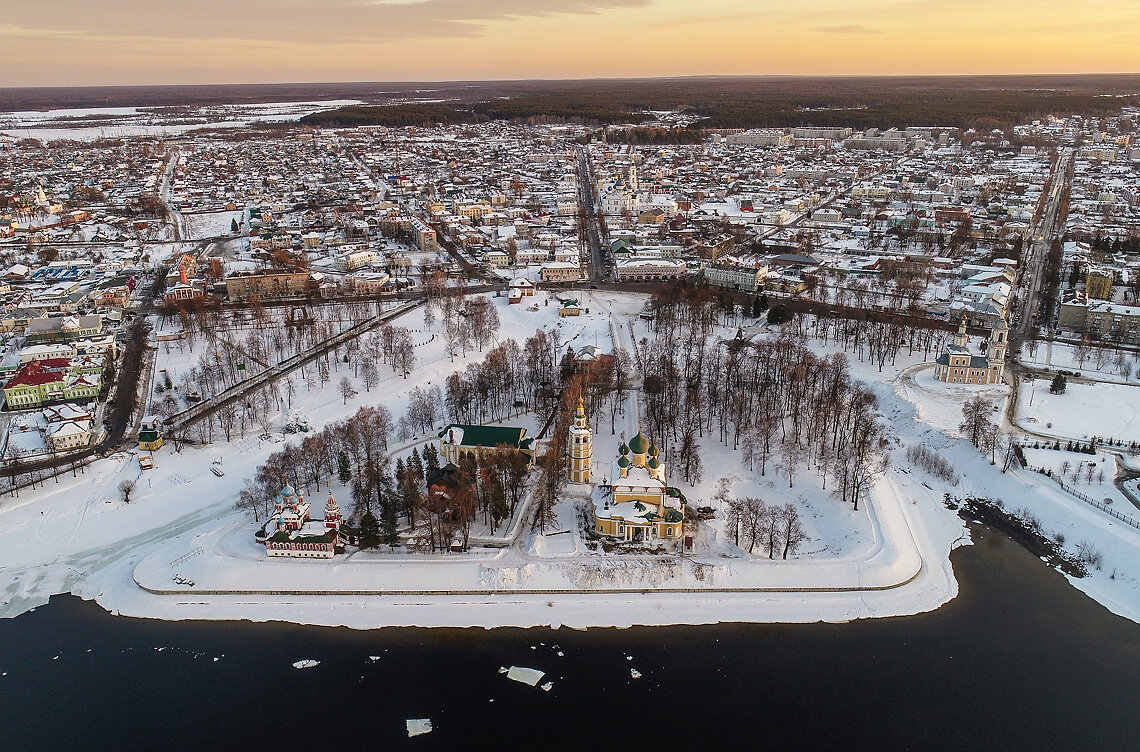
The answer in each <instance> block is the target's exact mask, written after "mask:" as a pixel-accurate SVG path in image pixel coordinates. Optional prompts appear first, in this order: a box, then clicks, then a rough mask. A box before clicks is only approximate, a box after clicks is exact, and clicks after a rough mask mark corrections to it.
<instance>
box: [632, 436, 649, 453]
mask: <svg viewBox="0 0 1140 752" xmlns="http://www.w3.org/2000/svg"><path fill="white" fill-rule="evenodd" d="M629 448H630V450H631V451H632V452H633V453H634V454H645V450H647V449H649V439H647V438H645V436H643V435H642V433H641V431H638V432H637V435H636V436H634V437H633V440H632V441H630V442H629Z"/></svg>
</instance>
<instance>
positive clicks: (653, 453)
mask: <svg viewBox="0 0 1140 752" xmlns="http://www.w3.org/2000/svg"><path fill="white" fill-rule="evenodd" d="M660 453H661V450H660V449H658V448H657V445H656V444H650V445H649V455H650V456H651V457H656V456H657V455H658V454H660Z"/></svg>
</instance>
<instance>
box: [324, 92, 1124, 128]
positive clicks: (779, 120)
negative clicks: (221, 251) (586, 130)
mask: <svg viewBox="0 0 1140 752" xmlns="http://www.w3.org/2000/svg"><path fill="white" fill-rule="evenodd" d="M1138 92H1140V76H1008V77H999V76H984V77H977V76H971V77H906V78H834V77H833V78H792V77H787V78H682V79H653V80H641V81H635V80H604V81H519V82H495V83H484V84H478V85H467V86H463V87H455V88H454V89H449V88H447V87H441V88H439V89H435V90H433V91H432V92H431V96H432V97H433V98H434V99H446V98H448V95H449V94H450V95H451V99H450V100H449V101H448V102H444V103H438V102H437V103H432V104H430V105H428V104H417V103H401V104H393V105H390V106H379V107H376V106H373V107H350V108H342V109H339V110H330V111H328V112H320V113H315V114H313V115H310V116H308V117H306V118H304V120H303V122H305V123H308V124H311V125H325V126H351V125H364V124H371V125H390V126H403V125H426V124H428V123H432V122H435V123H473V122H483V121H485V120H488V119H506V120H513V121H519V122H531V123H536V122H574V123H583V124H586V125H598V126H604V125H615V124H629V123H634V124H637V123H643V122H645V121H646V120H649V119H651V117H650V116H649V115H648V114H647V113H648V111H650V110H674V111H680V112H687V113H691V114H693V115H696V116H699V117H701V118H702V119H701V120H700V121H698V122H697V123H696V124H694V125H693V126H691V129H692V130H704V129H719V128H726V129H734V128H764V127H768V128H787V127H794V126H804V125H816V126H840V125H843V126H851V127H854V128H859V129H862V128H868V127H876V128H890V127H892V126H898V127H905V126H915V125H940V126H957V127H959V128H971V127H973V128H977V129H979V130H982V129H985V130H989V129H991V128H1006V127H1009V126H1011V125H1015V124H1017V123H1024V122H1027V121H1030V120H1034V119H1038V118H1044V117H1045V116H1047V115H1050V114H1053V115H1059V116H1064V115H1070V114H1078V113H1079V114H1084V115H1102V116H1103V115H1110V114H1114V113H1117V112H1119V111H1120V108H1121V107H1122V106H1124V105H1127V104H1137V103H1138V102H1140V98H1138V96H1137V93H1138ZM504 97H505V98H504ZM630 138H631V139H632V140H633V141H634V142H639V143H655V142H656V143H667V142H675V141H674V139H675V140H676V141H683V140H687V139H684V138H682V137H678V136H667V135H665V134H661V133H656V132H652V133H651V132H650V131H645V130H634V131H633V132H632V133H631V134H630Z"/></svg>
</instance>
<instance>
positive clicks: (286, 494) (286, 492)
mask: <svg viewBox="0 0 1140 752" xmlns="http://www.w3.org/2000/svg"><path fill="white" fill-rule="evenodd" d="M296 495H297V492H296V491H295V490H294V489H293V487H292V486H290V485H289V484H288V483H286V484H285V487H284V488H282V489H281V498H283V499H288V498H290V497H292V496H296Z"/></svg>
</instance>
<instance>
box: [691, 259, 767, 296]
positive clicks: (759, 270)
mask: <svg viewBox="0 0 1140 752" xmlns="http://www.w3.org/2000/svg"><path fill="white" fill-rule="evenodd" d="M702 274H703V275H704V278H705V280H706V281H707V282H708V283H709V284H710V285H712V286H713V287H722V288H724V289H726V290H742V291H744V292H756V291H757V290H759V289H760V287H761V286H762V285H763V284H764V279H765V278H766V277H767V276H768V267H767V265H765V266H741V265H738V264H717V263H714V264H709V265H707V266H706V267H705V268H704V269H703V270H702Z"/></svg>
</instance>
